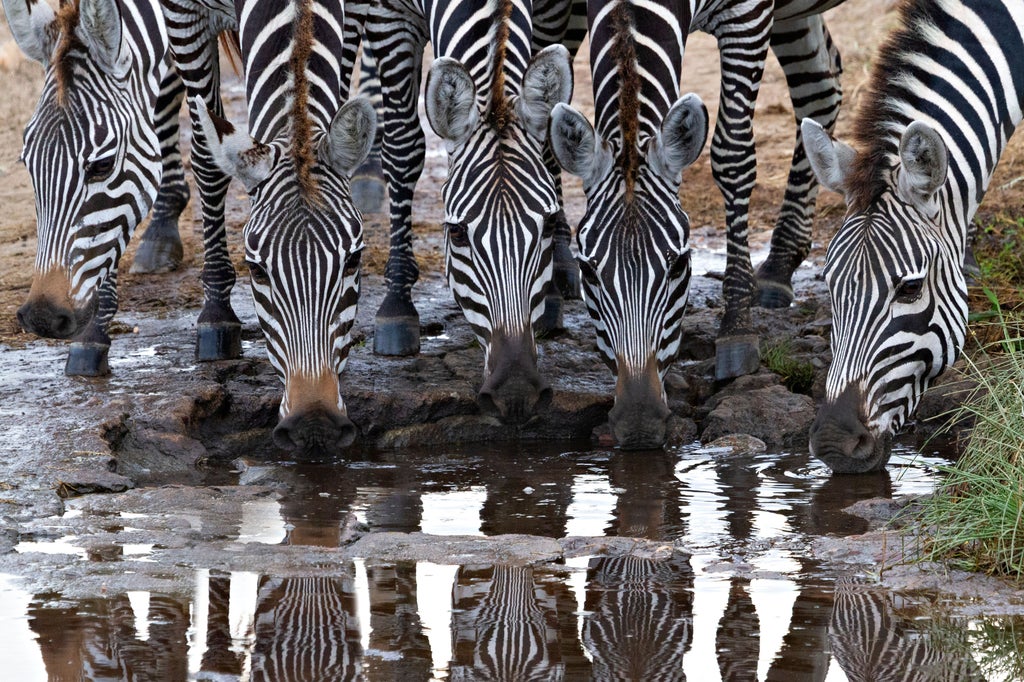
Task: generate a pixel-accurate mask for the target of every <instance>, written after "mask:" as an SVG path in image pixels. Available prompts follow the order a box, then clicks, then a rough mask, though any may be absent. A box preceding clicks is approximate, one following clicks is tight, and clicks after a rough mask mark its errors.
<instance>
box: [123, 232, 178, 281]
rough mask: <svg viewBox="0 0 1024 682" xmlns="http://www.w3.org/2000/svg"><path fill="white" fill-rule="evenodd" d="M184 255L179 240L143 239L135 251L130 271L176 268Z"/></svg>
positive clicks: (149, 271)
mask: <svg viewBox="0 0 1024 682" xmlns="http://www.w3.org/2000/svg"><path fill="white" fill-rule="evenodd" d="M184 257H185V251H184V249H183V248H182V246H181V240H180V239H175V240H170V239H154V240H146V239H143V240H142V241H141V242H139V250H138V251H136V252H135V260H134V261H132V269H131V272H132V273H133V274H155V273H158V272H170V271H172V270H177V269H178V267H179V266H180V265H181V261H182V259H183V258H184Z"/></svg>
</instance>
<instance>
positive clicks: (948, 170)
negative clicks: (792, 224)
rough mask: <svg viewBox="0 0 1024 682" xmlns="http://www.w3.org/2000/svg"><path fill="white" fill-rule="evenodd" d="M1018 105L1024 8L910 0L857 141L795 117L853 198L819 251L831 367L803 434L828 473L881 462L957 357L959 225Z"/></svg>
mask: <svg viewBox="0 0 1024 682" xmlns="http://www.w3.org/2000/svg"><path fill="white" fill-rule="evenodd" d="M1022 102H1024V6H1022V5H1021V4H1020V3H1019V2H1012V1H1009V0H1007V1H1001V0H938V1H936V2H925V1H924V0H911V1H910V2H907V3H905V4H903V5H901V7H900V23H899V28H897V29H896V30H895V31H894V32H893V34H891V35H890V37H889V38H888V39H887V41H886V43H885V44H884V45H883V47H882V48H881V51H880V53H879V56H878V59H877V60H876V61H875V63H874V66H873V69H872V73H871V77H870V84H869V89H868V95H867V97H866V99H865V102H864V105H863V106H862V107H861V108H860V109H859V111H858V114H857V116H856V119H855V122H854V130H855V131H856V132H855V136H856V138H855V139H856V145H857V147H856V148H854V147H851V146H849V145H847V144H845V143H843V142H839V141H836V140H833V139H832V138H831V137H830V136H829V135H828V134H827V133H826V132H825V131H824V130H822V129H821V128H820V126H818V125H816V124H815V123H814V122H813V121H807V120H805V121H804V122H803V124H802V129H803V135H804V140H805V141H806V145H807V149H808V154H809V155H810V160H811V164H812V165H813V167H814V171H815V173H816V174H817V176H818V178H819V180H821V183H822V185H824V186H825V187H827V188H829V189H831V190H834V191H837V192H840V193H842V194H843V195H844V197H845V199H846V204H847V207H848V210H847V214H846V217H845V219H844V221H843V224H842V226H841V227H840V228H839V230H838V231H837V232H836V234H835V236H834V237H833V239H832V241H831V243H830V244H829V246H828V252H827V254H826V259H825V267H824V276H825V280H826V282H827V284H828V288H829V293H830V295H831V298H832V310H833V314H832V340H831V344H832V353H833V360H832V365H831V366H830V367H829V370H828V375H827V380H826V389H825V391H826V393H825V401H824V403H823V405H822V406H821V408H820V409H819V411H818V415H817V418H816V419H815V421H814V423H813V425H812V426H811V430H810V445H811V452H812V453H813V454H814V455H815V456H816V457H818V458H819V459H821V460H822V461H824V462H825V463H826V464H827V465H828V466H829V467H830V468H831V469H832V471H833V472H835V473H859V472H867V471H876V470H880V469H883V468H884V467H885V465H886V464H887V462H888V459H889V455H890V444H891V440H892V436H893V434H894V432H896V431H897V430H899V429H900V427H901V426H902V425H903V424H905V423H906V422H907V420H908V419H910V417H911V416H912V415H913V413H914V410H915V409H916V408H917V405H918V403H919V402H920V399H921V395H922V394H923V393H924V391H925V389H926V388H927V387H928V385H929V383H930V382H931V381H932V379H934V378H935V377H936V376H938V375H939V374H940V373H941V372H942V371H943V370H944V369H945V368H946V367H948V366H949V365H951V364H952V363H953V362H954V361H955V360H956V358H957V356H958V355H959V353H960V350H961V348H962V347H963V343H964V336H965V333H966V325H967V285H966V282H965V279H964V273H963V264H964V258H965V253H966V242H967V230H968V226H969V224H970V222H971V218H972V217H973V215H974V213H975V211H976V210H977V208H978V205H979V204H980V203H981V200H982V197H983V195H984V193H985V189H986V188H987V186H988V183H989V181H990V179H991V177H992V172H993V170H994V168H995V165H996V163H997V162H998V159H999V155H1000V153H1001V152H1002V150H1003V148H1004V147H1005V145H1006V142H1007V140H1008V139H1009V137H1010V135H1011V134H1012V133H1013V131H1014V129H1015V127H1016V126H1017V124H1018V123H1020V121H1021V118H1022V114H1021V107H1022Z"/></svg>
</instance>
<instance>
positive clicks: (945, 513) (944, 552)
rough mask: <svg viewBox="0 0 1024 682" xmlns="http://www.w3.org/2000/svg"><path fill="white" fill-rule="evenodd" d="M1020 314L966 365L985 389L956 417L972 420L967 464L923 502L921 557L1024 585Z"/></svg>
mask: <svg viewBox="0 0 1024 682" xmlns="http://www.w3.org/2000/svg"><path fill="white" fill-rule="evenodd" d="M1022 321H1024V318H1022V316H1021V315H1020V314H1019V313H1004V312H1002V311H999V312H998V316H997V319H996V321H995V322H994V324H997V325H999V327H1000V330H999V333H998V334H995V335H994V336H995V337H996V338H998V339H999V340H998V341H996V342H994V343H992V344H990V345H989V346H987V347H986V348H985V349H984V350H983V351H981V352H979V353H978V354H977V355H975V356H974V357H973V358H967V370H966V373H967V374H968V376H969V377H970V378H972V379H974V380H975V381H977V382H978V387H977V388H976V389H975V390H974V391H973V392H972V393H971V395H970V396H968V398H967V399H966V401H965V402H964V404H963V405H962V406H961V408H960V409H959V410H957V411H956V413H955V414H954V415H953V419H952V420H951V421H952V422H956V421H960V420H963V419H973V421H974V424H975V426H974V428H973V430H972V431H971V434H970V436H969V438H968V441H967V444H966V447H965V449H964V452H963V454H962V455H961V457H960V459H959V460H958V461H957V462H956V463H955V464H953V465H951V466H948V467H944V469H945V473H946V474H947V475H946V478H945V479H944V480H943V482H942V483H941V484H940V485H939V487H938V489H937V490H936V492H935V494H934V495H933V496H932V497H931V498H929V499H928V500H927V501H925V503H924V510H923V517H922V521H923V524H924V532H923V536H922V543H923V544H922V549H923V552H922V556H921V558H922V559H924V560H930V561H935V560H944V561H946V562H949V563H952V564H953V565H956V566H959V567H962V568H965V569H968V570H974V571H984V572H987V573H997V574H1002V575H1008V576H1011V577H1014V578H1016V579H1018V580H1022V579H1024V353H1021V352H1020V349H1021V343H1022V339H1021V337H1020V335H1019V332H1017V331H1016V330H1018V329H1019V328H1020V326H1019V325H1020V324H1021V322H1022Z"/></svg>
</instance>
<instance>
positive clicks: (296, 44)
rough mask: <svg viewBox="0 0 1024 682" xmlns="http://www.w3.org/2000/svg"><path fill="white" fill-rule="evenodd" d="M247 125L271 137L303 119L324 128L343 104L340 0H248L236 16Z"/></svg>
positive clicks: (258, 134) (263, 139)
mask: <svg viewBox="0 0 1024 682" xmlns="http://www.w3.org/2000/svg"><path fill="white" fill-rule="evenodd" d="M238 23H239V37H240V40H241V47H242V59H243V61H244V63H245V91H246V92H245V94H246V99H247V102H248V107H249V130H250V132H251V134H252V136H253V137H254V138H256V139H257V140H259V141H260V142H264V143H269V142H271V141H273V140H274V139H276V138H278V137H280V136H282V135H286V134H288V131H294V130H295V129H296V128H300V127H302V126H303V125H304V124H307V123H308V124H310V125H312V126H314V127H317V128H320V129H321V130H327V129H328V127H329V126H330V122H331V119H332V118H333V116H334V114H335V113H336V112H337V111H338V109H339V107H340V106H341V101H340V99H341V98H340V92H341V79H342V73H341V63H340V59H328V58H326V57H325V55H341V54H342V45H343V35H342V31H341V27H342V26H343V25H344V11H343V9H342V3H340V2H324V1H322V0H293V1H292V2H287V3H281V2H280V0H247V2H245V3H242V11H241V15H240V16H239V22H238Z"/></svg>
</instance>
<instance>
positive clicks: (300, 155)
mask: <svg viewBox="0 0 1024 682" xmlns="http://www.w3.org/2000/svg"><path fill="white" fill-rule="evenodd" d="M236 11H237V16H238V25H239V34H240V39H241V51H242V58H243V60H244V67H245V81H246V99H247V102H248V107H249V126H250V130H251V135H252V137H250V133H249V132H246V131H244V130H241V129H238V128H236V127H235V126H234V125H232V124H231V123H229V122H227V121H225V120H224V119H223V118H221V117H219V116H218V115H217V114H215V113H212V112H210V111H209V110H208V109H207V107H206V104H205V102H204V101H203V99H202V97H200V96H198V95H197V96H196V98H195V106H196V108H197V110H198V112H199V119H200V123H201V125H202V130H203V137H204V138H205V139H206V141H207V143H208V145H209V147H210V150H211V153H212V154H213V157H214V159H215V160H216V162H217V164H218V165H219V166H220V168H222V169H223V170H224V171H225V172H227V173H229V174H230V175H231V176H233V177H236V178H238V179H239V180H240V181H241V182H242V184H243V185H244V186H245V188H246V190H247V191H248V193H249V196H250V198H251V200H252V211H251V214H250V217H249V220H248V222H247V223H246V225H245V227H244V229H243V239H244V242H245V258H246V264H247V265H248V267H249V273H250V275H251V281H252V292H253V300H254V302H255V305H256V312H257V317H258V318H259V322H260V327H261V328H262V329H263V333H264V336H265V337H266V340H267V355H268V356H269V358H270V362H271V364H272V365H273V366H274V368H275V369H276V370H277V373H278V375H279V376H280V377H281V379H282V381H283V382H284V385H285V390H284V397H283V399H282V400H281V407H280V421H279V423H278V425H277V426H276V428H275V429H274V432H273V439H274V443H275V444H276V445H278V446H279V447H281V448H284V449H290V450H299V451H302V452H303V453H311V454H316V453H319V452H325V451H327V452H330V451H333V450H337V449H339V448H344V447H347V446H348V445H350V444H351V443H352V441H353V440H354V439H355V437H356V427H355V425H354V424H352V422H351V421H350V420H349V418H348V416H347V413H346V408H345V403H344V400H343V398H342V397H341V388H340V384H339V376H340V374H341V372H342V371H343V369H344V367H345V363H346V361H347V359H348V352H349V349H350V347H351V345H352V338H351V329H352V324H353V322H354V320H355V314H356V308H357V303H358V299H359V264H360V259H361V253H362V250H363V246H364V245H363V235H362V219H361V216H360V214H359V212H358V210H357V209H356V208H355V206H354V204H353V202H352V196H351V192H350V187H349V176H350V175H351V174H352V172H353V171H355V169H356V168H357V167H358V166H359V165H360V164H361V163H362V162H363V160H364V159H365V158H366V156H367V154H368V152H369V150H370V146H371V145H372V144H373V139H374V135H375V132H376V126H377V123H376V113H375V112H374V109H373V106H372V105H371V104H370V103H369V101H368V100H366V99H364V98H353V99H351V100H349V101H347V102H345V103H344V104H342V102H341V99H340V97H341V93H342V92H343V91H344V85H343V84H344V83H347V82H348V77H349V75H350V73H351V72H349V73H344V68H343V66H344V63H343V60H341V59H339V58H338V57H337V56H338V55H341V54H342V51H343V41H344V39H345V37H346V33H345V29H344V26H345V18H344V11H343V8H342V6H341V4H340V3H336V2H335V3H321V2H319V0H296V1H295V2H284V3H282V2H279V1H278V0H249V1H246V2H241V0H239V2H237V4H236Z"/></svg>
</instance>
